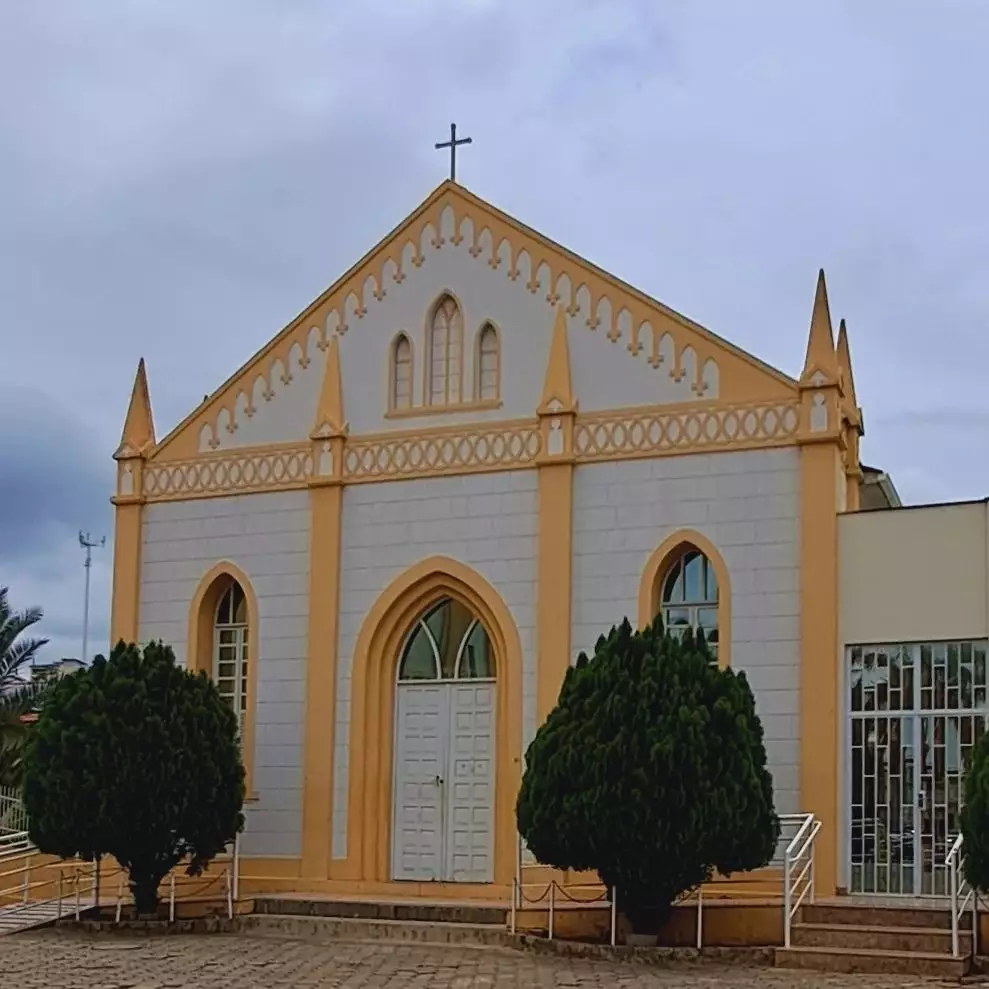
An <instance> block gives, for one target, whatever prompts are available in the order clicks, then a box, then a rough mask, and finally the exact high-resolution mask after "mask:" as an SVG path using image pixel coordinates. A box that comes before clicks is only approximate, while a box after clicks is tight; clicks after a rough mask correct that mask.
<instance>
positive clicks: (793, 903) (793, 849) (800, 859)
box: [783, 814, 821, 948]
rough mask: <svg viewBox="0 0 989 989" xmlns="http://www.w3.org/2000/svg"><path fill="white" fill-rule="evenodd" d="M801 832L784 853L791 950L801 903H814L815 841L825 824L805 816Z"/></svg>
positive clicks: (786, 922) (785, 906)
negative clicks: (794, 922)
mask: <svg viewBox="0 0 989 989" xmlns="http://www.w3.org/2000/svg"><path fill="white" fill-rule="evenodd" d="M799 816H800V817H801V818H802V821H801V824H800V826H799V827H798V828H797V833H796V834H795V835H794V836H793V837H792V838H791V839H790V841H789V843H788V844H787V846H786V850H785V851H784V853H783V946H784V947H785V948H789V947H790V928H791V926H792V924H793V918H794V917H795V916H796V914H797V911H798V910H799V909H800V906H801V904H802V903H803V902H804V900H805V899H807V898H808V897H809V902H810V903H813V902H814V841H815V839H816V838H817V835H818V832H819V831H820V830H821V822H820V821H818V820H817V819H816V818H815V817H814V815H813V814H801V815H799Z"/></svg>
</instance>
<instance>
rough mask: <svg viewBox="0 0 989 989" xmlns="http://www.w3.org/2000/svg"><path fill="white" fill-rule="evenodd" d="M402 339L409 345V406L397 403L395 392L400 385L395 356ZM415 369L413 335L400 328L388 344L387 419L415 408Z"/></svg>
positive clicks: (405, 413) (406, 413)
mask: <svg viewBox="0 0 989 989" xmlns="http://www.w3.org/2000/svg"><path fill="white" fill-rule="evenodd" d="M402 340H405V341H406V342H407V343H408V345H409V404H408V405H407V406H399V405H396V404H395V392H396V390H397V387H398V362H397V361H396V359H395V358H396V354H397V352H398V345H399V343H400V342H401V341H402ZM415 370H416V354H415V346H414V344H413V343H412V337H411V335H410V334H408V333H406V331H405V330H399V331H398V333H396V334H395V335H394V336H393V337H392V338H391V341H390V342H389V344H388V411H387V412H386V413H385V418H386V419H387V418H390V417H391V416H397V415H408V413H410V412H411V411H412V410H413V409H414V408H415V404H416V389H415Z"/></svg>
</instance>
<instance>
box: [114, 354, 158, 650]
mask: <svg viewBox="0 0 989 989" xmlns="http://www.w3.org/2000/svg"><path fill="white" fill-rule="evenodd" d="M154 445H155V427H154V418H153V416H152V414H151V398H150V395H149V392H148V378H147V372H146V370H145V367H144V358H143V357H142V358H141V360H140V362H139V363H138V365H137V374H136V375H135V376H134V387H133V388H132V390H131V397H130V405H129V406H128V408H127V418H126V419H125V420H124V429H123V433H122V435H121V437H120V445H119V446H118V447H117V451H116V453H114V455H113V459H114V460H116V461H117V484H116V493H115V494H114V496H113V497H112V498H111V499H110V501H111V502H112V503H113V505H114V514H115V518H114V533H113V597H112V600H111V605H110V646H111V648H112V647H113V646H114V645H116V644H117V642H119V641H120V640H121V639H123V640H124V641H125V642H136V641H137V639H138V635H139V612H140V607H141V525H142V522H143V511H144V497H143V494H142V491H143V475H144V462H145V460H146V459H147V458H148V456H149V455H150V454H151V452H152V450H153V449H154Z"/></svg>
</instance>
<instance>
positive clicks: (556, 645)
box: [536, 308, 577, 724]
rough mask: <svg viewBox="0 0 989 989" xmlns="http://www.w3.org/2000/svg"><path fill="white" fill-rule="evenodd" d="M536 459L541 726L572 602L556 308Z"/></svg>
mask: <svg viewBox="0 0 989 989" xmlns="http://www.w3.org/2000/svg"><path fill="white" fill-rule="evenodd" d="M537 413H538V415H539V423H540V429H541V432H542V453H541V455H540V460H539V468H538V469H539V562H538V573H537V579H538V587H539V592H538V602H537V604H538V611H537V618H536V625H537V637H536V648H537V650H538V655H537V660H536V662H537V669H538V678H537V686H536V718H537V722H538V723H539V724H542V722H543V721H544V720H545V719H546V716H547V715H548V714H549V712H550V711H551V710H552V709H553V708H554V707H555V706H556V701H557V698H558V697H559V694H560V686H561V685H562V683H563V678H564V676H565V675H566V672H567V668H568V667H569V665H570V601H571V570H572V566H571V564H572V560H573V472H574V454H573V427H574V420H575V418H576V414H577V403H576V401H575V399H574V396H573V392H572V387H571V381H570V350H569V346H568V343H567V324H566V318H565V316H564V314H563V309H562V308H557V311H556V318H555V322H554V325H553V335H552V338H551V342H550V352H549V360H548V362H547V367H546V380H545V384H544V387H543V397H542V402H541V403H540V405H539V408H538V410H537Z"/></svg>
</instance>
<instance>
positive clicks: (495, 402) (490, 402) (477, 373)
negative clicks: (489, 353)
mask: <svg viewBox="0 0 989 989" xmlns="http://www.w3.org/2000/svg"><path fill="white" fill-rule="evenodd" d="M488 330H491V332H492V333H493V334H494V338H495V351H494V358H495V393H494V398H483V397H482V396H481V387H482V382H481V373H482V368H481V356H482V355H481V341H482V340H483V338H484V334H485V333H486V332H487V331H488ZM473 391H474V406H475V407H478V406H481V407H492V408H498V407H499V406H500V405H501V330H499V329H498V327H497V326H496V325H495V321H494V320H493V319H486V320H484V322H483V323H481V325H480V326H479V327H478V328H477V332H476V333H475V334H474V388H473Z"/></svg>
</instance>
